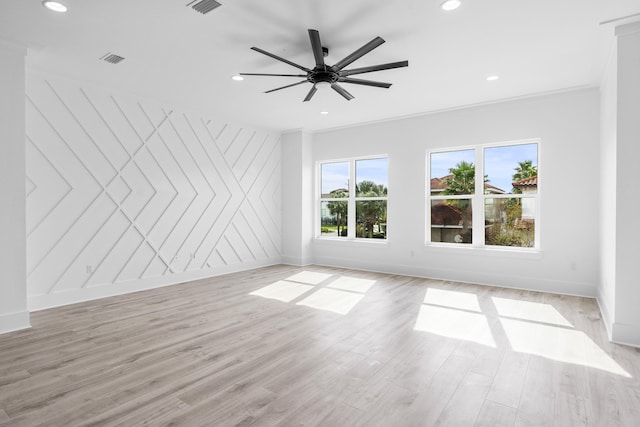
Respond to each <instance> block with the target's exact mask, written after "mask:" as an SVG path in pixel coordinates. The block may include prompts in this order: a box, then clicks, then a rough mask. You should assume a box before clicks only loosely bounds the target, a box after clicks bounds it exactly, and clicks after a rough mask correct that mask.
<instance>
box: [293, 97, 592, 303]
mask: <svg viewBox="0 0 640 427" xmlns="http://www.w3.org/2000/svg"><path fill="white" fill-rule="evenodd" d="M598 123H599V93H598V90H597V89H590V90H580V91H573V92H566V93H561V94H555V95H549V96H543V97H535V98H528V99H522V100H517V101H512V102H504V103H496V104H492V105H486V106H480V107H476V108H469V109H462V110H457V111H450V112H444V113H441V114H433V115H425V116H419V117H413V118H407V119H402V120H394V121H387V122H381V123H376V124H370V125H366V126H360V127H352V128H345V129H338V130H333V131H327V132H321V133H316V134H314V135H313V160H314V161H315V162H317V161H322V160H330V159H337V158H342V157H351V156H365V155H374V154H387V155H388V156H389V207H388V225H389V239H388V242H386V243H381V242H379V241H376V242H369V241H365V242H344V241H339V242H336V241H330V240H323V239H314V240H313V252H314V261H315V262H316V263H319V264H327V265H336V266H346V267H355V268H362V269H369V270H378V271H385V272H391V273H400V274H409V275H418V276H426V277H433V278H441V279H449V280H459V281H467V282H475V283H485V284H491V285H499V286H506V287H515V288H527V289H536V290H542V291H550V292H559V293H565V294H578V295H587V296H595V294H596V288H597V283H598V279H599V199H598V197H599V192H600V183H599V175H598V170H599V124H598ZM529 138H540V139H541V157H540V160H539V162H540V177H541V185H542V187H541V194H540V205H541V217H540V221H539V226H540V227H541V232H540V236H541V252H540V253H538V254H521V253H514V252H507V251H495V250H481V249H478V250H464V249H458V248H455V249H448V248H447V249H445V248H433V247H430V248H425V245H424V229H425V220H424V218H425V200H424V193H425V153H426V150H427V149H430V148H444V147H456V146H462V145H470V144H475V143H493V142H502V141H504V142H507V141H515V140H523V139H529ZM286 203H291V204H295V203H300V201H299V200H288V201H286ZM286 203H285V206H284V208H285V209H287V206H288V205H287V204H286ZM314 235H315V233H314Z"/></svg>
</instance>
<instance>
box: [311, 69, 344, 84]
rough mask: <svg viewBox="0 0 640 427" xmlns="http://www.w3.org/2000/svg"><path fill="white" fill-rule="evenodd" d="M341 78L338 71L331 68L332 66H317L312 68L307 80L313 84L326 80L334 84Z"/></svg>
mask: <svg viewBox="0 0 640 427" xmlns="http://www.w3.org/2000/svg"><path fill="white" fill-rule="evenodd" d="M339 78H340V75H339V74H338V72H337V71H334V70H333V69H331V67H327V68H326V69H323V68H320V67H316V68H314V69H313V70H311V72H310V73H309V75H308V76H307V80H308V81H309V82H310V83H313V84H315V83H319V82H326V83H331V84H333V83H335V82H337V81H338V79H339Z"/></svg>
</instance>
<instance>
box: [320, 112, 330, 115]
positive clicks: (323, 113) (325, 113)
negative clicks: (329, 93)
mask: <svg viewBox="0 0 640 427" xmlns="http://www.w3.org/2000/svg"><path fill="white" fill-rule="evenodd" d="M320 114H322V115H323V116H326V115H327V114H329V112H328V111H320Z"/></svg>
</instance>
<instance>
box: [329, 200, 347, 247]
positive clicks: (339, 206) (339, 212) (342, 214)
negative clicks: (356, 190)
mask: <svg viewBox="0 0 640 427" xmlns="http://www.w3.org/2000/svg"><path fill="white" fill-rule="evenodd" d="M330 195H331V197H332V198H334V199H344V198H346V197H347V193H345V192H344V191H341V190H334V191H332V192H331V193H330ZM327 209H329V212H330V213H331V215H335V217H336V226H337V232H338V236H342V232H343V230H342V229H343V228H344V227H346V225H347V209H348V204H347V202H346V201H344V202H343V201H335V202H333V201H331V202H329V203H327ZM341 228H342V229H341Z"/></svg>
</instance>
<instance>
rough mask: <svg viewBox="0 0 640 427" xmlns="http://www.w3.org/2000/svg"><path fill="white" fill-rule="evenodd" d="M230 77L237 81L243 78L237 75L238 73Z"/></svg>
mask: <svg viewBox="0 0 640 427" xmlns="http://www.w3.org/2000/svg"><path fill="white" fill-rule="evenodd" d="M231 78H232V79H233V80H235V81H237V82H241V81H242V80H244V77H242V76H238V75H235V76H233V77H231Z"/></svg>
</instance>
